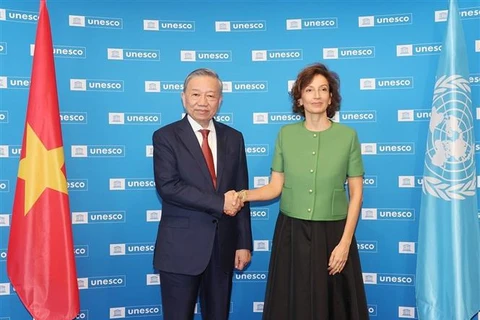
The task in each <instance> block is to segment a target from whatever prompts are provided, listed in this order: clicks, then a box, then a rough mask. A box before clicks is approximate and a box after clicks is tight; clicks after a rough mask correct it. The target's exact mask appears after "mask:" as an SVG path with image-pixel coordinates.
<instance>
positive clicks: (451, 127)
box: [416, 0, 480, 320]
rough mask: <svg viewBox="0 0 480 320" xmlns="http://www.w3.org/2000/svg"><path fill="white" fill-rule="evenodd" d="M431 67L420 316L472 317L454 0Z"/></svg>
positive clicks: (467, 140) (466, 126)
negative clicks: (433, 77)
mask: <svg viewBox="0 0 480 320" xmlns="http://www.w3.org/2000/svg"><path fill="white" fill-rule="evenodd" d="M448 12H449V18H448V22H447V35H446V38H445V42H444V44H443V46H442V53H441V56H440V61H439V65H438V70H437V78H436V83H435V89H434V93H433V103H432V116H431V119H430V125H429V130H428V135H427V148H426V151H425V168H424V176H423V192H422V204H421V209H420V221H419V231H418V255H417V277H416V299H417V310H418V319H420V320H464V319H471V318H472V317H473V316H474V315H475V314H476V312H478V310H479V309H480V227H479V222H478V217H477V192H476V190H477V177H476V167H475V131H474V129H473V116H472V100H471V98H470V84H469V81H468V75H469V73H468V61H467V51H466V46H465V40H464V35H463V29H462V25H461V21H460V18H459V14H458V8H457V4H456V0H451V1H450V8H449V11H448Z"/></svg>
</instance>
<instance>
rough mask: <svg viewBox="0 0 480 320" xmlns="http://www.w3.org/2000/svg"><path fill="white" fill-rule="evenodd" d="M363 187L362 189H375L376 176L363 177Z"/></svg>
mask: <svg viewBox="0 0 480 320" xmlns="http://www.w3.org/2000/svg"><path fill="white" fill-rule="evenodd" d="M363 187H364V188H376V187H377V176H371V175H365V176H364V177H363Z"/></svg>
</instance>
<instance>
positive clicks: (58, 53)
mask: <svg viewBox="0 0 480 320" xmlns="http://www.w3.org/2000/svg"><path fill="white" fill-rule="evenodd" d="M34 53H35V45H34V44H30V55H31V56H32V57H33V54H34ZM53 55H54V56H55V57H56V58H76V59H86V58H87V48H86V47H75V46H60V45H54V46H53Z"/></svg>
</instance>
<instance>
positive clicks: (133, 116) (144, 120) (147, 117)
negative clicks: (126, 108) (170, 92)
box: [108, 112, 162, 125]
mask: <svg viewBox="0 0 480 320" xmlns="http://www.w3.org/2000/svg"><path fill="white" fill-rule="evenodd" d="M161 117H162V115H161V114H160V113H131V112H127V113H124V112H109V113H108V124H113V125H127V124H133V125H160V124H161Z"/></svg>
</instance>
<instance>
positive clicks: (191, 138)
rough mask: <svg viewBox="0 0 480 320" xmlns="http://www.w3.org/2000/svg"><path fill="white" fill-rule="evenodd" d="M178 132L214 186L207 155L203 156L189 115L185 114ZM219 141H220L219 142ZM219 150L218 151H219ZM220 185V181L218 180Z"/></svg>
mask: <svg viewBox="0 0 480 320" xmlns="http://www.w3.org/2000/svg"><path fill="white" fill-rule="evenodd" d="M177 134H178V136H179V137H180V140H181V141H182V142H183V143H184V144H185V147H186V148H187V150H188V152H190V154H191V155H192V157H193V158H194V159H195V160H196V161H197V163H198V166H199V167H200V170H201V171H202V173H203V174H204V175H205V177H206V178H207V180H208V181H210V185H211V186H212V188H213V183H212V178H211V177H210V173H209V171H208V167H207V163H206V161H205V157H204V156H203V153H202V149H201V148H200V145H199V144H198V139H197V137H196V135H195V133H194V132H193V130H192V127H191V126H190V123H189V122H188V119H187V117H186V116H185V117H184V118H183V119H182V121H181V122H180V123H179V126H178V128H177ZM217 143H218V142H217ZM217 152H218V151H217ZM217 185H218V182H217Z"/></svg>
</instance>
